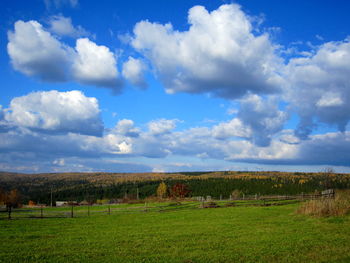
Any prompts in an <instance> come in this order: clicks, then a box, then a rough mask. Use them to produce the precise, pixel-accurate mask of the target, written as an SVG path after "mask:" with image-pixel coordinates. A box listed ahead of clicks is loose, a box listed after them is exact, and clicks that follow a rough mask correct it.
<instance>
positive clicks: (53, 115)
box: [0, 91, 350, 170]
mask: <svg viewBox="0 0 350 263" xmlns="http://www.w3.org/2000/svg"><path fill="white" fill-rule="evenodd" d="M253 101H254V102H256V101H257V103H254V107H253V108H252V110H253V111H257V112H258V113H259V114H261V116H262V117H261V120H262V122H264V123H266V122H267V123H270V124H268V125H266V127H270V128H271V129H272V130H273V132H274V136H272V137H271V138H270V137H268V138H267V139H268V140H270V144H269V145H264V147H261V146H259V145H256V144H254V143H253V140H252V139H251V138H253V137H254V133H255V132H256V131H255V130H254V129H257V128H258V127H259V124H258V125H257V126H255V124H254V125H253V124H252V123H250V122H249V118H245V117H242V116H244V115H242V114H243V113H244V114H248V116H249V114H250V112H249V111H248V112H245V111H244V110H242V112H243V113H239V114H238V115H237V116H238V117H237V118H234V119H233V120H232V121H230V122H223V123H219V124H217V125H214V126H213V127H196V128H189V129H185V130H181V131H174V129H175V127H176V122H177V121H178V120H169V119H159V120H154V121H151V122H149V123H148V129H146V130H142V129H141V128H139V127H137V126H136V125H135V123H134V122H133V121H132V120H128V119H123V120H120V121H118V122H117V124H116V126H115V127H114V128H112V129H106V128H104V127H103V123H102V121H101V119H100V109H99V106H98V101H97V100H96V99H95V98H89V97H86V96H84V94H82V93H81V92H80V91H70V92H57V91H48V92H34V93H30V94H28V95H26V96H22V97H17V98H14V99H13V100H12V102H11V105H10V107H9V108H7V109H3V110H1V111H0V112H1V114H0V123H1V124H2V125H4V124H5V125H7V129H2V130H1V132H0V156H3V157H4V158H3V159H2V161H1V162H0V167H8V165H10V163H11V162H12V163H14V164H15V165H16V164H17V168H18V169H20V166H19V164H20V163H21V164H23V165H24V166H23V169H29V168H28V167H29V166H28V165H29V163H32V164H33V165H34V164H35V165H34V166H35V167H36V168H38V167H39V168H40V167H43V166H45V167H48V165H49V164H48V162H49V163H50V164H51V165H53V167H56V168H55V169H58V170H62V169H68V168H67V167H71V168H72V169H73V168H74V166H72V165H73V164H70V166H67V165H68V163H67V162H66V160H73V159H74V160H75V161H74V162H75V163H80V164H82V163H84V164H87V163H88V160H90V159H91V158H94V159H95V160H98V159H100V160H101V163H104V162H105V161H104V160H106V158H116V157H117V158H124V159H125V158H163V160H164V158H168V157H169V158H170V157H172V156H182V157H184V158H186V157H191V158H192V159H193V158H194V159H197V160H220V161H223V160H224V161H226V162H227V163H229V162H237V161H239V162H247V163H261V164H292V165H297V164H298V165H300V164H301V165H305V164H308V165H310V164H311V165H312V164H324V165H342V166H349V160H350V155H349V154H348V149H349V147H350V145H349V141H350V133H349V132H345V133H340V132H337V133H327V134H323V135H311V136H310V138H309V140H299V139H298V138H297V137H296V136H295V135H294V134H293V131H292V130H282V129H280V121H281V120H282V119H283V118H284V117H283V116H282V117H281V115H280V113H279V112H278V111H276V108H274V107H275V106H273V104H271V105H269V106H270V107H271V108H269V107H267V106H265V105H260V104H259V103H261V98H259V97H256V96H249V97H248V98H246V99H245V100H244V101H243V103H245V104H246V105H245V106H244V107H248V106H252V105H251V104H250V103H251V102H253ZM244 107H243V108H244ZM269 110H271V111H272V113H269V114H267V112H268V111H269ZM239 118H243V119H244V120H243V121H241V120H240V119H239ZM244 122H246V123H244ZM276 123H277V124H276ZM227 126H228V127H229V128H236V130H235V132H231V130H230V129H227ZM266 127H265V126H264V127H262V128H261V129H267V128H266ZM264 140H266V138H265V139H264ZM335 151H336V152H338V153H339V154H337V155H335V154H334V152H335ZM18 160H21V161H20V162H19V161H18ZM119 162H120V165H122V164H123V163H125V162H123V161H119ZM204 162H205V161H204ZM140 165H141V164H140ZM34 166H33V167H32V169H34ZM122 166H123V165H122ZM136 166H137V163H136ZM141 166H142V165H141ZM141 166H140V167H141ZM166 166H167V167H168V169H174V170H179V169H180V168H181V167H183V168H184V167H187V168H188V167H189V166H188V165H187V166H184V165H181V167H180V168H179V166H176V165H175V163H173V164H171V163H169V164H167V165H166ZM83 167H85V168H86V167H88V166H84V165H83V166H82V167H80V169H83ZM90 167H91V166H90ZM96 167H100V166H99V165H97V164H96ZM111 167H112V166H111ZM123 167H124V168H123V169H126V166H123ZM142 167H143V168H145V166H142ZM157 167H158V166H154V167H153V168H157ZM191 167H192V166H191ZM193 167H194V168H196V169H199V166H196V165H194V166H193ZM17 168H16V169H17ZM39 168H38V169H39ZM148 168H149V169H150V170H151V166H148ZM148 168H147V169H148ZM40 169H43V168H40ZM74 169H78V167H75V168H74Z"/></svg>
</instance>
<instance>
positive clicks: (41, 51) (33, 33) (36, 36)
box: [7, 21, 72, 82]
mask: <svg viewBox="0 0 350 263" xmlns="http://www.w3.org/2000/svg"><path fill="white" fill-rule="evenodd" d="M8 39H9V43H8V45H7V51H8V53H9V55H10V58H11V63H12V65H13V67H14V68H15V69H16V70H18V71H20V72H22V73H24V74H26V75H29V76H37V77H39V78H40V79H42V80H44V81H52V82H55V81H65V80H67V78H68V76H67V68H68V67H69V63H70V58H71V54H72V50H71V49H70V48H69V47H67V46H65V45H63V44H62V43H60V42H59V41H58V40H57V39H56V38H55V37H53V36H52V35H51V34H50V33H49V32H47V31H46V30H45V29H44V28H43V27H42V25H41V24H39V23H38V22H36V21H29V22H23V21H17V22H16V23H15V29H14V31H9V32H8Z"/></svg>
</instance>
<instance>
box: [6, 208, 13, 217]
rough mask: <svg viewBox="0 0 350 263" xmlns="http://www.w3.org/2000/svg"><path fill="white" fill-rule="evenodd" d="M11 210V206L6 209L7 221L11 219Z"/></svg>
mask: <svg viewBox="0 0 350 263" xmlns="http://www.w3.org/2000/svg"><path fill="white" fill-rule="evenodd" d="M11 209H12V206H11V205H9V206H8V207H7V212H8V213H9V215H8V219H11Z"/></svg>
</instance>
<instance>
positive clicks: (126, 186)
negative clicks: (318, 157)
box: [7, 172, 350, 204]
mask: <svg viewBox="0 0 350 263" xmlns="http://www.w3.org/2000/svg"><path fill="white" fill-rule="evenodd" d="M7 186H8V188H10V187H12V188H16V189H17V190H18V191H20V193H21V195H22V200H23V202H24V203H28V202H29V200H32V201H34V202H36V203H43V204H50V203H51V201H53V202H55V201H58V200H59V201H72V200H74V201H77V202H81V201H83V200H86V201H88V202H93V201H96V200H117V199H118V200H134V199H144V198H148V197H152V196H154V197H159V196H161V197H164V198H165V197H176V196H192V197H197V196H204V197H205V196H211V197H212V198H216V199H218V198H220V197H222V198H225V199H227V198H229V197H230V195H232V192H233V191H236V193H239V194H240V195H243V194H244V195H255V194H258V195H296V194H302V193H305V194H307V193H315V191H316V192H320V191H322V190H325V189H328V188H334V189H349V188H350V176H348V175H337V174H330V173H329V174H325V173H319V174H312V175H308V176H305V174H295V173H293V174H290V175H285V174H283V175H279V174H277V175H274V174H273V173H262V172H260V173H251V174H250V175H246V174H242V176H240V174H238V175H235V177H232V176H231V175H230V174H228V175H227V174H224V173H223V175H222V176H221V177H217V176H216V177H210V176H202V175H200V174H199V173H192V174H189V176H187V177H186V179H172V178H166V179H163V178H160V179H158V180H155V179H153V180H150V181H134V182H131V181H125V182H120V183H111V184H101V183H98V182H96V183H92V182H90V181H84V180H76V181H74V180H67V181H63V180H61V181H44V182H41V184H39V185H38V186H33V187H30V184H29V185H25V184H23V183H22V184H18V185H15V184H14V185H7ZM17 186H18V187H17ZM7 190H8V189H7ZM51 193H52V195H51ZM51 196H52V198H53V200H51Z"/></svg>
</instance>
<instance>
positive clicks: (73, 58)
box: [7, 18, 122, 93]
mask: <svg viewBox="0 0 350 263" xmlns="http://www.w3.org/2000/svg"><path fill="white" fill-rule="evenodd" d="M65 19H66V18H65ZM69 22H70V21H69ZM59 23H61V22H59ZM56 29H57V28H56ZM57 30H58V29H57ZM61 30H63V29H62V28H61ZM74 30H75V34H77V32H76V29H74ZM68 31H69V29H68ZM68 31H67V32H66V33H68ZM61 33H62V34H63V33H64V32H63V31H62V32H61ZM8 39H9V42H8V45H7V50H8V54H9V56H10V58H11V63H12V65H13V67H14V68H15V69H16V70H18V71H20V72H22V73H24V74H26V75H28V76H34V77H38V78H39V79H41V80H43V81H49V82H64V81H76V82H79V83H82V84H85V85H94V86H99V87H107V88H111V89H112V90H113V91H114V92H115V93H118V92H120V90H121V88H122V80H121V78H119V73H118V70H117V59H116V56H115V54H114V53H113V52H111V51H110V50H109V48H108V47H106V46H103V45H97V44H96V43H94V42H93V41H91V40H89V39H88V38H79V39H77V41H76V46H75V49H73V48H71V47H69V46H67V45H65V44H63V43H62V42H60V41H59V40H58V39H57V38H56V37H55V36H54V35H52V34H51V33H50V32H49V31H48V30H46V29H45V28H44V27H43V26H42V25H41V24H39V23H38V22H36V21H29V22H23V21H17V22H16V23H15V29H14V31H9V32H8Z"/></svg>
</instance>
